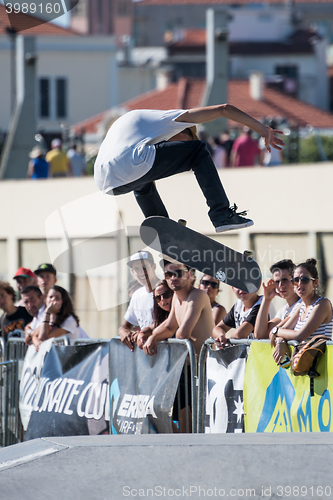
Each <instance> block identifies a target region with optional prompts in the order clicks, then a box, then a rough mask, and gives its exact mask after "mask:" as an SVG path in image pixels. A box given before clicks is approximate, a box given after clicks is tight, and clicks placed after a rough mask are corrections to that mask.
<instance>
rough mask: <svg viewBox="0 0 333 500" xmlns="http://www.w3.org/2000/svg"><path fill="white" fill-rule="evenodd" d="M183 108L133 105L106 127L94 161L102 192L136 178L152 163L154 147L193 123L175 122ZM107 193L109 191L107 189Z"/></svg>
mask: <svg viewBox="0 0 333 500" xmlns="http://www.w3.org/2000/svg"><path fill="white" fill-rule="evenodd" d="M184 113H186V110H181V109H176V110H175V109H171V110H167V111H160V110H157V109H137V110H134V111H129V112H128V113H126V114H125V115H123V116H121V117H120V118H118V120H116V121H115V122H114V124H113V125H112V126H111V127H110V130H109V131H108V133H107V135H106V137H105V139H104V141H103V142H102V145H101V147H100V150H99V152H98V155H97V158H96V162H95V174H94V175H95V182H96V184H97V186H98V188H99V189H100V190H101V191H102V192H103V193H108V192H109V191H111V190H112V189H113V188H116V187H119V186H123V185H124V184H128V183H129V182H132V181H135V180H137V179H140V177H142V176H143V175H145V174H146V173H147V172H148V171H149V170H150V169H151V167H152V166H153V163H154V160H155V155H156V151H155V147H154V144H157V143H158V142H161V141H167V140H168V139H170V137H173V136H174V135H176V134H178V133H179V132H181V131H182V130H184V129H185V128H187V127H192V126H193V125H195V123H185V122H176V121H175V120H176V118H178V117H179V116H181V115H182V114H184ZM110 194H111V193H110Z"/></svg>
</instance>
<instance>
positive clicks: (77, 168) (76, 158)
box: [67, 149, 86, 177]
mask: <svg viewBox="0 0 333 500" xmlns="http://www.w3.org/2000/svg"><path fill="white" fill-rule="evenodd" d="M67 158H68V159H69V161H70V162H71V166H72V171H73V177H80V176H81V175H83V172H84V170H85V169H86V162H85V161H84V158H83V156H81V155H79V154H78V153H77V152H76V151H75V149H69V150H68V152H67Z"/></svg>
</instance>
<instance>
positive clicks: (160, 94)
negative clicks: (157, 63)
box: [74, 78, 333, 134]
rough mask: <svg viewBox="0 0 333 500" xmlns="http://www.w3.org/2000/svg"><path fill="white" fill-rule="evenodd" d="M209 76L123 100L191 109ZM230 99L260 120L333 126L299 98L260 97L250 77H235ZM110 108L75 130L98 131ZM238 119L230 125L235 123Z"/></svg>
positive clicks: (270, 92)
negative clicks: (254, 95)
mask: <svg viewBox="0 0 333 500" xmlns="http://www.w3.org/2000/svg"><path fill="white" fill-rule="evenodd" d="M204 89H205V80H203V79H189V78H181V79H180V80H179V81H178V82H176V83H171V84H169V85H168V86H167V87H166V88H165V89H164V90H153V91H150V92H147V93H145V94H142V95H141V96H139V97H136V98H134V99H131V100H129V101H127V102H125V103H122V104H121V108H124V109H126V110H128V111H131V110H133V109H189V108H195V107H199V106H201V102H202V97H203V93H204ZM228 96H229V97H228V103H229V104H232V105H234V106H237V107H238V108H240V109H241V110H242V111H245V112H246V113H248V114H249V115H251V116H253V117H254V118H256V119H257V120H262V119H264V118H268V117H275V118H284V119H286V120H287V121H288V122H289V123H290V125H297V126H299V127H301V128H304V127H306V126H307V125H311V126H312V127H313V128H318V129H333V114H332V113H328V112H326V111H324V110H322V109H320V108H317V107H315V106H311V105H310V104H307V103H305V102H302V101H299V100H297V99H295V98H294V97H291V96H287V95H285V94H282V93H281V92H279V91H277V90H274V89H271V88H265V89H264V94H263V99H262V100H261V101H257V100H255V99H253V98H252V97H251V96H250V91H249V82H248V80H231V81H229V86H228ZM110 114H111V110H107V111H105V112H103V113H100V114H98V115H96V116H94V117H92V118H89V119H87V120H85V121H82V122H80V123H78V124H76V125H75V126H74V130H75V131H80V130H82V129H84V130H85V132H86V133H88V134H95V133H98V127H99V125H101V124H102V123H103V122H104V120H106V119H107V118H108V116H110ZM235 125H236V124H235V123H234V122H230V123H229V127H234V126H235Z"/></svg>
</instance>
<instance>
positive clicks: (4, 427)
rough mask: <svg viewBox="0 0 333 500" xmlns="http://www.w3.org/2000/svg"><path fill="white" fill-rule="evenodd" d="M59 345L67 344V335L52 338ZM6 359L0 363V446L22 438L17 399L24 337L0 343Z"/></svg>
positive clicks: (25, 347) (24, 346)
mask: <svg viewBox="0 0 333 500" xmlns="http://www.w3.org/2000/svg"><path fill="white" fill-rule="evenodd" d="M54 342H55V343H57V344H60V345H68V338H67V337H60V338H58V339H54ZM0 348H2V351H1V353H3V357H4V358H5V359H6V361H3V362H1V363H0V422H1V429H0V435H1V440H0V446H2V447H3V446H9V445H12V444H16V443H20V442H21V441H23V438H24V429H23V426H22V421H21V416H20V411H19V399H20V382H21V375H22V367H23V360H24V357H25V354H26V352H27V346H26V345H25V343H24V339H20V338H11V339H8V341H7V345H6V349H5V348H4V343H3V342H2V343H0Z"/></svg>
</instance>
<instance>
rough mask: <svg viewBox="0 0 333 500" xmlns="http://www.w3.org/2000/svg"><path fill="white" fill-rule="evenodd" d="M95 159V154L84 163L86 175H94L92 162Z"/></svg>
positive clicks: (93, 162)
mask: <svg viewBox="0 0 333 500" xmlns="http://www.w3.org/2000/svg"><path fill="white" fill-rule="evenodd" d="M95 161H96V156H94V157H93V158H90V160H88V161H87V163H86V165H87V166H86V174H87V175H94V164H95Z"/></svg>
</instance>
